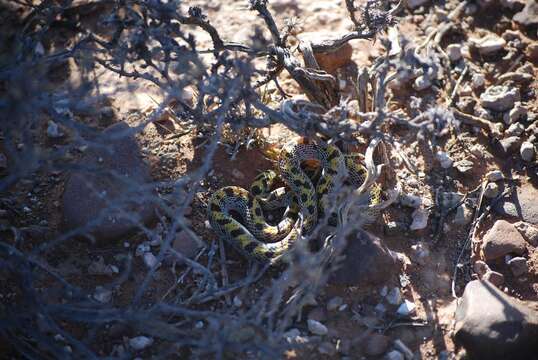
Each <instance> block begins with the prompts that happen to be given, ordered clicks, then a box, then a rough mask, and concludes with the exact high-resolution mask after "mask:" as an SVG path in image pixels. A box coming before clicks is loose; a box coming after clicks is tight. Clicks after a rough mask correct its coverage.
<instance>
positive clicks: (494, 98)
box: [480, 85, 519, 112]
mask: <svg viewBox="0 0 538 360" xmlns="http://www.w3.org/2000/svg"><path fill="white" fill-rule="evenodd" d="M516 101H519V91H518V89H517V88H509V87H508V86H505V85H494V86H490V87H489V88H487V89H486V91H484V92H483V93H482V94H481V95H480V103H481V104H482V106H483V107H485V108H487V109H491V110H494V111H498V112H503V111H507V110H510V109H512V108H513V107H514V104H515V102H516Z"/></svg>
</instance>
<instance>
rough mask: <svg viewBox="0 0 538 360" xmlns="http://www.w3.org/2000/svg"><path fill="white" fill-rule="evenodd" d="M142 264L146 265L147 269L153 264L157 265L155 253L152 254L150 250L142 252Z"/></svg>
mask: <svg viewBox="0 0 538 360" xmlns="http://www.w3.org/2000/svg"><path fill="white" fill-rule="evenodd" d="M144 264H146V266H147V267H148V269H153V268H154V267H155V266H157V264H158V261H157V258H156V257H155V255H153V254H152V253H151V252H147V253H144Z"/></svg>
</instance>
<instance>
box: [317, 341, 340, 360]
mask: <svg viewBox="0 0 538 360" xmlns="http://www.w3.org/2000/svg"><path fill="white" fill-rule="evenodd" d="M318 351H319V353H320V354H325V355H329V356H334V355H336V346H335V345H334V344H333V343H331V342H328V341H324V342H322V343H321V344H320V345H319V346H318Z"/></svg>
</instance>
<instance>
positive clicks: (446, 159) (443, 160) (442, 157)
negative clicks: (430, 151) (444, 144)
mask: <svg viewBox="0 0 538 360" xmlns="http://www.w3.org/2000/svg"><path fill="white" fill-rule="evenodd" d="M435 157H436V158H437V161H439V164H440V165H441V167H442V168H443V169H449V168H450V167H452V164H453V163H454V160H452V159H451V158H450V156H448V154H447V153H446V152H444V151H438V152H437V154H435Z"/></svg>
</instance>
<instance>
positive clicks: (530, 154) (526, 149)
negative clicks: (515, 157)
mask: <svg viewBox="0 0 538 360" xmlns="http://www.w3.org/2000/svg"><path fill="white" fill-rule="evenodd" d="M519 153H520V154H521V158H522V159H523V161H527V162H528V161H531V160H532V159H534V145H533V144H532V143H530V142H528V141H524V142H523V143H522V144H521V148H520V150H519Z"/></svg>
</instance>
